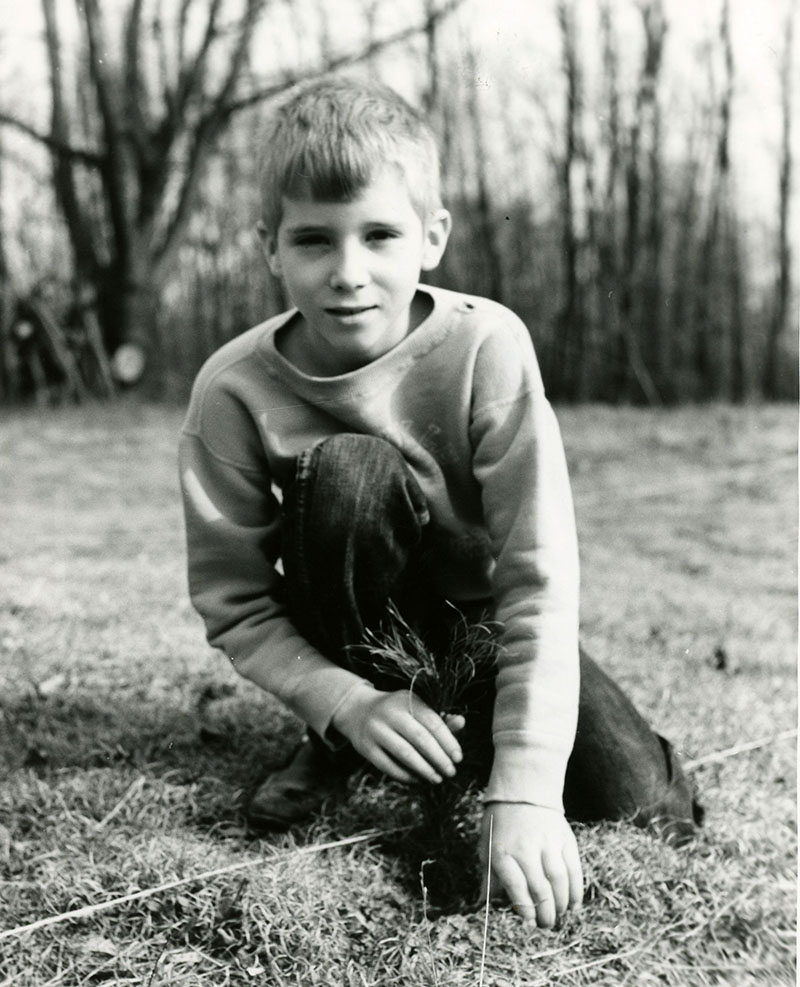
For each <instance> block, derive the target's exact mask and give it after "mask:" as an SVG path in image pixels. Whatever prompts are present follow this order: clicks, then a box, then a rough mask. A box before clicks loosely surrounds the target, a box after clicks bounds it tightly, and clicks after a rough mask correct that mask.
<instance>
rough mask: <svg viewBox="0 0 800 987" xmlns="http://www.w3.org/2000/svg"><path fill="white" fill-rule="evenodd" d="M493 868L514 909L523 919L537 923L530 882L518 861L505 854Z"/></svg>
mask: <svg viewBox="0 0 800 987" xmlns="http://www.w3.org/2000/svg"><path fill="white" fill-rule="evenodd" d="M492 870H493V871H494V873H495V875H496V877H497V880H498V881H499V882H500V885H501V886H502V887H503V889H504V890H505V893H506V895H507V896H508V900H509V901H510V902H511V904H512V906H513V908H514V911H515V912H516V913H517V914H518V915H519V916H520V918H522V919H523V921H525V922H528V923H535V922H536V918H537V915H536V906H535V905H534V903H533V901H532V899H531V895H530V892H529V890H528V882H527V881H526V880H525V875H524V874H523V872H522V869H521V867H520V866H519V864H518V863H517V861H516V860H515V859H514V858H513V857H511V856H509V855H508V854H503V855H502V856H500V857H498V859H497V860H496V861H495V863H494V865H493V867H492Z"/></svg>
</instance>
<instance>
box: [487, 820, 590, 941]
mask: <svg viewBox="0 0 800 987" xmlns="http://www.w3.org/2000/svg"><path fill="white" fill-rule="evenodd" d="M490 819H491V820H492V824H491V825H492V882H493V884H494V882H497V883H498V884H499V885H500V886H501V887H502V888H503V890H504V891H505V893H506V894H507V895H508V898H509V900H510V901H511V904H512V905H513V906H514V910H515V911H516V912H518V913H519V914H520V915H521V916H522V918H523V919H524V920H525V921H526V922H527V923H528V924H534V923H535V924H537V925H538V926H539V927H540V928H543V929H551V928H552V927H553V926H554V925H555V924H556V922H557V921H559V920H560V919H561V917H562V916H563V915H564V913H565V912H566V910H567V909H568V908H575V907H577V906H578V905H580V903H581V901H582V900H583V873H582V871H581V861H580V857H579V856H578V847H577V844H576V842H575V836H574V835H573V832H572V829H571V828H570V826H569V823H568V822H567V820H566V819H565V818H564V816H563V815H562V814H561V813H560V812H559V811H557V810H556V809H546V808H544V807H542V806H538V805H529V804H527V803H517V802H489V803H488V804H487V806H486V808H485V810H484V813H483V823H482V827H481V847H480V851H481V860H482V862H483V870H484V877H483V888H482V890H481V898H482V899H485V897H486V890H487V888H486V883H487V882H486V865H487V861H488V854H489V824H490ZM495 886H496V885H495Z"/></svg>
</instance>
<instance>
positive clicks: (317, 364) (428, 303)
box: [275, 290, 433, 377]
mask: <svg viewBox="0 0 800 987" xmlns="http://www.w3.org/2000/svg"><path fill="white" fill-rule="evenodd" d="M432 311H433V299H432V298H431V296H430V295H429V294H428V293H427V292H426V291H419V290H418V291H417V292H416V294H415V295H414V298H413V299H412V302H411V305H410V306H409V311H408V328H407V330H406V332H405V334H404V335H403V336H402V338H401V339H400V340H399V341H398V342H397V343H396V344H395V346H399V345H400V343H402V341H403V339H407V338H408V336H410V335H411V333H412V332H414V330H415V329H417V328H418V327H419V326H420V325H422V323H423V322H424V321H425V320H426V319H427V318H428V316H429V315H430V314H431V312H432ZM275 346H276V347H277V350H278V352H279V353H280V354H281V356H282V357H283V358H284V359H285V360H288V362H289V363H291V364H292V366H294V367H296V368H297V370H299V371H300V372H301V373H303V374H307V375H308V376H310V377H338V376H340V375H342V374H346V373H351V372H353V371H355V370H359V369H361V367H364V366H369V364H370V363H374V362H375V360H377V359H379V358H380V357H381V356H383V355H384V353H379V354H377V355H376V356H375V357H374V358H373V359H372V360H368V361H366V362H365V363H360V364H358V365H357V366H349V367H348V366H344V365H341V364H339V363H338V362H337V361H335V360H327V359H326V354H325V353H323V352H320V351H319V349H318V348H317V347H316V346H315V345H313V342H312V341H311V339H310V338H309V333H308V326H307V324H306V322H305V320H304V318H303V315H302V313H300V312H298V313H297V314H296V315H295V316H294V317H293V318H291V319H290V320H289V321H288V322H287V323H286V325H284V326H283V327H282V328H281V329H280V330H279V331H278V333H277V335H276V337H275ZM394 348H395V347H394V346H393V347H391V349H394ZM385 352H390V350H387V351H385Z"/></svg>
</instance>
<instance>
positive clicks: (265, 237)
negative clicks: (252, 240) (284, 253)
mask: <svg viewBox="0 0 800 987" xmlns="http://www.w3.org/2000/svg"><path fill="white" fill-rule="evenodd" d="M256 230H257V231H258V238H259V240H260V241H261V249H262V250H263V251H264V257H265V258H266V260H267V266H268V267H269V269H270V271H271V272H272V274H273V275H274V276H275V277H276V278H279V277H280V276H281V264H280V258H279V256H278V239H277V237H276V236H275V234H274V233H271V232H270V231H269V230H268V229H267V226H266V223H264V222H263V220H259V221H258V223H257V224H256Z"/></svg>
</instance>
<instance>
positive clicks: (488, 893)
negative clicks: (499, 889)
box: [478, 813, 494, 987]
mask: <svg viewBox="0 0 800 987" xmlns="http://www.w3.org/2000/svg"><path fill="white" fill-rule="evenodd" d="M493 833H494V813H490V814H489V852H488V854H487V855H486V856H487V860H486V912H485V914H484V916H483V946H482V948H481V973H480V977H479V978H478V987H483V976H484V973H485V972H486V942H487V940H488V938H489V902H490V899H491V892H492V888H491V884H492V836H493Z"/></svg>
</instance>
